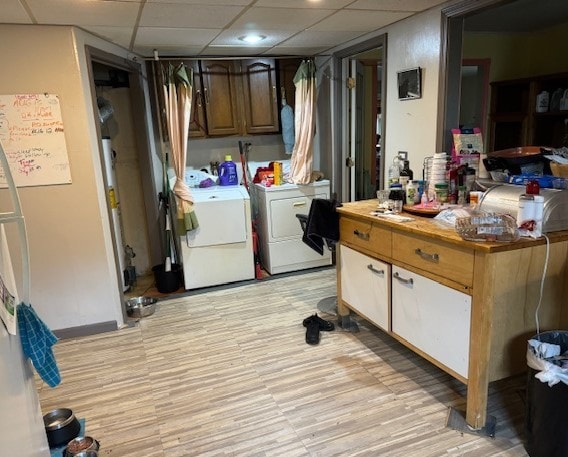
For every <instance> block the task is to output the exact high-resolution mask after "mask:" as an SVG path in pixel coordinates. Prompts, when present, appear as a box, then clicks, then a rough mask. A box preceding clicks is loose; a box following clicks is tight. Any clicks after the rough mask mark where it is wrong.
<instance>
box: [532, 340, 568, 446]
mask: <svg viewBox="0 0 568 457" xmlns="http://www.w3.org/2000/svg"><path fill="white" fill-rule="evenodd" d="M538 343H544V344H543V345H538ZM548 345H557V346H558V347H556V348H555V347H554V346H548ZM551 349H552V350H554V349H556V351H552V352H551V351H550V350H551ZM556 353H557V354H556ZM567 353H568V331H566V332H563V331H552V332H544V333H540V334H538V335H535V336H534V337H533V338H532V339H531V340H529V344H528V350H527V364H528V379H527V401H526V416H525V431H526V445H525V447H526V450H527V452H528V454H529V455H530V457H566V456H568V433H567V430H568V361H566V360H563V359H562V355H563V354H564V355H565V356H566V354H567Z"/></svg>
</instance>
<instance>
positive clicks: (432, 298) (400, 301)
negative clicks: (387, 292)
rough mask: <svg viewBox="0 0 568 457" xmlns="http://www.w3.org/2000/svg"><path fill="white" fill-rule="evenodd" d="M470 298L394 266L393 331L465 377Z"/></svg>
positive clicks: (467, 359) (466, 372) (467, 356)
mask: <svg viewBox="0 0 568 457" xmlns="http://www.w3.org/2000/svg"><path fill="white" fill-rule="evenodd" d="M470 321H471V297H470V296H469V295H467V294H464V293H462V292H459V291H457V290H454V289H450V288H449V287H446V286H444V285H442V284H439V283H437V282H435V281H432V280H431V279H428V278H425V277H423V276H420V275H418V274H416V273H412V272H410V271H408V270H405V269H404V268H400V267H397V266H393V267H392V331H393V333H395V334H397V335H398V336H400V337H402V338H404V339H405V340H406V341H408V342H409V343H411V344H412V345H413V346H415V347H417V348H418V349H420V350H422V351H423V352H425V353H426V354H428V355H429V356H430V357H432V358H433V359H436V360H437V361H439V362H441V363H442V364H444V365H445V366H447V367H448V368H450V369H452V370H454V371H455V372H456V373H458V374H460V375H461V376H463V377H464V378H467V374H468V364H469V328H470Z"/></svg>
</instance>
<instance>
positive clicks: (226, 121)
mask: <svg viewBox="0 0 568 457" xmlns="http://www.w3.org/2000/svg"><path fill="white" fill-rule="evenodd" d="M201 77H202V81H203V98H204V99H205V114H206V116H207V131H208V133H209V135H211V136H215V135H237V134H239V133H240V129H239V118H240V116H239V108H238V101H237V100H238V99H237V96H238V90H239V89H238V79H237V76H236V71H235V63H234V62H233V61H224V60H202V61H201Z"/></svg>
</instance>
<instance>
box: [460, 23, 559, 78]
mask: <svg viewBox="0 0 568 457" xmlns="http://www.w3.org/2000/svg"><path fill="white" fill-rule="evenodd" d="M567 34H568V24H564V25H560V26H556V27H552V28H549V29H546V30H544V31H539V32H534V33H517V34H506V33H466V34H464V41H463V58H464V59H491V67H490V73H489V81H502V80H507V79H515V78H524V77H529V76H536V75H546V74H550V73H561V72H565V71H568V47H566V45H565V43H566V36H567Z"/></svg>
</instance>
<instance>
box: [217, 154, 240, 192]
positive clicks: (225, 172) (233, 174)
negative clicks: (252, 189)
mask: <svg viewBox="0 0 568 457" xmlns="http://www.w3.org/2000/svg"><path fill="white" fill-rule="evenodd" d="M219 184H220V185H221V186H236V185H237V184H239V177H238V175H237V165H236V164H235V162H233V161H232V157H231V155H230V154H227V155H226V156H225V161H224V162H223V163H222V164H221V165H219Z"/></svg>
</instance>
